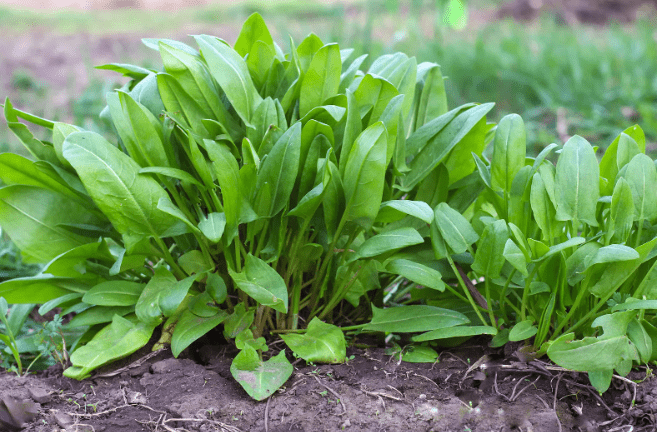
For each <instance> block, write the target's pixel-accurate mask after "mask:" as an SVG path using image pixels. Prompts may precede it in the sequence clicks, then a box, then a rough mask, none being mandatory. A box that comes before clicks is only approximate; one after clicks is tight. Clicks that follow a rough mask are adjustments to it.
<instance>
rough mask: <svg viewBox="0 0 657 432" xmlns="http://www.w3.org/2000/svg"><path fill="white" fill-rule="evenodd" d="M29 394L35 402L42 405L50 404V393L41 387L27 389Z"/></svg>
mask: <svg viewBox="0 0 657 432" xmlns="http://www.w3.org/2000/svg"><path fill="white" fill-rule="evenodd" d="M27 393H28V394H29V395H30V397H31V398H32V400H34V402H38V403H40V404H45V403H48V402H50V393H49V392H47V391H46V390H45V389H43V388H41V387H31V388H29V389H27Z"/></svg>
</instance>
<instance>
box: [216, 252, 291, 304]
mask: <svg viewBox="0 0 657 432" xmlns="http://www.w3.org/2000/svg"><path fill="white" fill-rule="evenodd" d="M228 271H229V273H230V277H231V278H232V279H233V281H234V282H235V285H237V287H238V288H239V289H241V290H242V291H244V292H245V293H247V294H248V295H249V296H250V297H252V298H253V299H254V300H256V301H257V302H259V303H260V304H262V305H265V306H269V307H271V308H272V309H274V310H277V311H279V312H281V313H286V312H287V302H288V293H287V286H286V285H285V281H283V278H282V277H281V275H279V274H278V272H276V270H274V269H273V268H272V267H271V266H269V265H268V264H267V263H265V262H264V261H263V260H261V259H260V258H257V257H255V256H253V255H251V254H248V255H247V256H246V261H245V263H244V268H243V269H242V272H240V273H237V272H235V271H232V270H230V269H229V270H228Z"/></svg>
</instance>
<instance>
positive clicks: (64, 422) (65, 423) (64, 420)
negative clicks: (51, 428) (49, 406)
mask: <svg viewBox="0 0 657 432" xmlns="http://www.w3.org/2000/svg"><path fill="white" fill-rule="evenodd" d="M53 419H54V420H55V423H57V424H58V425H59V426H60V427H62V428H64V429H66V428H67V427H69V426H70V425H72V424H73V418H72V417H71V416H70V415H68V414H65V413H63V412H56V413H54V414H53Z"/></svg>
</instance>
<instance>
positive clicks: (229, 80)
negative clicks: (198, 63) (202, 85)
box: [194, 35, 262, 125]
mask: <svg viewBox="0 0 657 432" xmlns="http://www.w3.org/2000/svg"><path fill="white" fill-rule="evenodd" d="M194 38H195V39H196V43H198V45H199V47H200V48H201V54H203V58H204V59H205V61H206V62H207V64H208V67H209V69H210V73H211V74H212V77H213V78H214V79H215V80H216V81H217V83H218V84H219V86H220V87H221V89H222V90H223V91H224V93H226V97H227V98H228V100H229V101H230V103H231V105H232V106H233V108H234V109H235V112H237V115H239V117H240V118H241V119H242V121H243V122H244V123H245V124H247V125H248V124H249V122H250V120H251V116H252V115H253V112H254V111H255V109H256V108H257V107H258V104H259V103H260V102H261V101H262V97H260V95H259V94H258V92H257V91H256V88H255V86H254V85H253V81H252V80H251V75H250V74H249V69H248V67H247V66H246V63H245V62H244V59H243V58H242V57H241V56H240V55H239V54H238V53H237V52H235V50H233V49H232V48H231V47H229V46H228V45H227V44H226V43H224V42H223V41H222V40H220V39H217V38H214V37H211V36H207V35H202V36H195V37H194Z"/></svg>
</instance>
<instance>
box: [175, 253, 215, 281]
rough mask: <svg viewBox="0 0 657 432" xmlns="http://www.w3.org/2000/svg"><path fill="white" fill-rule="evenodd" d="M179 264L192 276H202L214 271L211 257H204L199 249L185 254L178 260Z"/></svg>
mask: <svg viewBox="0 0 657 432" xmlns="http://www.w3.org/2000/svg"><path fill="white" fill-rule="evenodd" d="M178 264H180V267H182V269H183V270H185V272H186V273H187V274H188V275H190V276H191V275H192V274H201V273H205V272H206V271H209V270H212V269H214V262H212V260H211V259H210V257H206V256H205V255H203V253H202V252H201V251H200V250H198V249H195V250H191V251H189V252H185V254H184V255H183V256H181V257H180V258H179V259H178Z"/></svg>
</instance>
